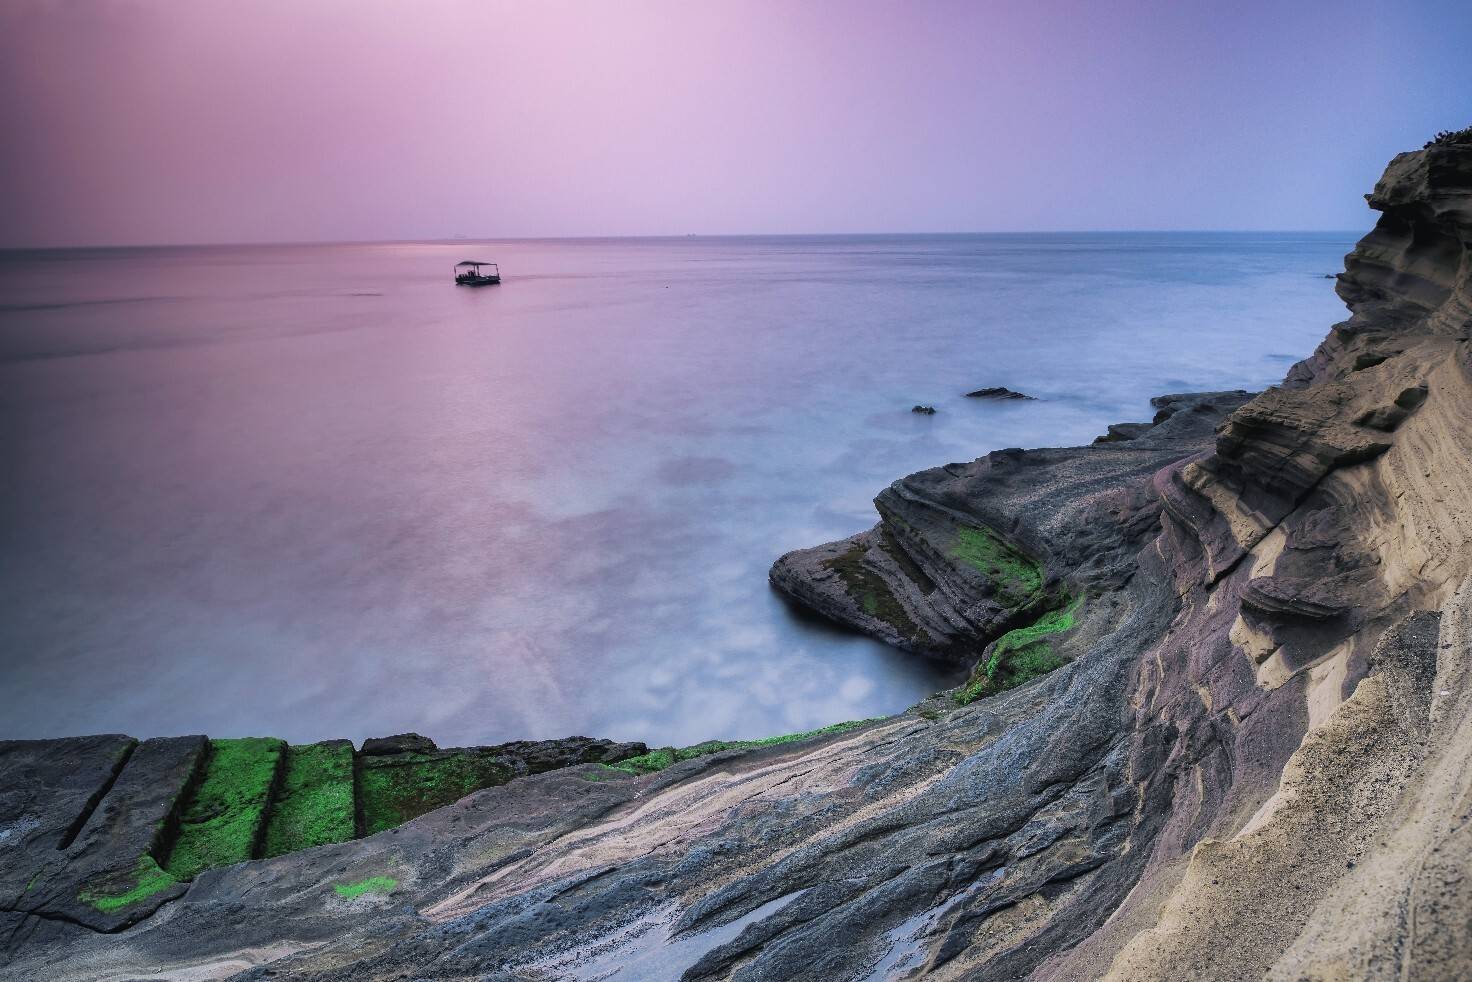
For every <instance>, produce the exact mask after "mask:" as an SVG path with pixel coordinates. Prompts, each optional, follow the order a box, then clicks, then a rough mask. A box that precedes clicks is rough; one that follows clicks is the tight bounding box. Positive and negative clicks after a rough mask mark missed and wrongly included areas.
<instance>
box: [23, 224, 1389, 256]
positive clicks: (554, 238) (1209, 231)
mask: <svg viewBox="0 0 1472 982" xmlns="http://www.w3.org/2000/svg"><path fill="white" fill-rule="evenodd" d="M1338 234H1348V235H1355V236H1360V235H1364V234H1365V232H1364V231H1358V230H1355V229H1341V228H1139V229H1031V230H1027V229H1008V230H999V231H988V232H674V233H657V234H656V233H644V234H637V235H621V234H601V235H505V236H484V237H482V236H449V237H443V238H429V239H424V238H403V239H376V238H375V239H242V240H237V241H233V242H129V243H74V244H69V245H0V253H13V252H78V251H83V250H89V249H93V250H102V249H232V248H251V247H257V248H265V247H273V246H277V247H279V246H345V245H454V244H456V243H477V242H606V241H610V240H623V241H627V240H651V241H653V240H659V241H665V240H677V241H682V240H686V239H853V238H941V237H953V238H962V237H967V236H1023V235H1338Z"/></svg>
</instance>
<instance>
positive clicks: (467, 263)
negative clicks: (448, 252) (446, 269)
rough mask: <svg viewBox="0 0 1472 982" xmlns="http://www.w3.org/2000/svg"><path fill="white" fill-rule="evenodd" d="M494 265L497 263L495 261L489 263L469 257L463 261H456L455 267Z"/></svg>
mask: <svg viewBox="0 0 1472 982" xmlns="http://www.w3.org/2000/svg"><path fill="white" fill-rule="evenodd" d="M494 265H496V264H495V263H488V262H477V261H475V260H474V259H467V260H465V261H464V262H463V263H456V264H455V268H456V269H459V268H460V267H461V266H494Z"/></svg>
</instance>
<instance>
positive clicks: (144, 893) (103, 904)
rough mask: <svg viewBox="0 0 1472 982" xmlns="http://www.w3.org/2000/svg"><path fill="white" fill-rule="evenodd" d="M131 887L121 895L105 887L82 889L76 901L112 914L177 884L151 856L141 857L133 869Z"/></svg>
mask: <svg viewBox="0 0 1472 982" xmlns="http://www.w3.org/2000/svg"><path fill="white" fill-rule="evenodd" d="M133 881H134V882H133V886H132V887H131V888H129V889H127V890H124V891H123V892H121V893H108V892H105V891H106V890H107V888H106V887H103V888H99V889H92V888H88V889H84V890H83V891H82V892H81V893H79V894H78V895H77V899H78V900H80V901H81V902H82V903H84V904H91V905H92V906H93V907H95V908H97V909H98V910H100V911H101V912H102V913H104V914H113V913H116V912H117V911H120V910H122V909H123V908H124V907H128V906H131V905H133V904H136V903H138V901H140V900H147V899H148V898H149V897H151V896H153V895H154V894H156V893H159V892H161V891H163V890H167V889H168V888H169V887H171V886H173V885H174V884H176V883H178V882H179V881H178V880H177V879H176V878H175V877H173V876H171V875H170V874H169V873H168V872H167V871H166V870H164V869H162V868H160V867H159V865H158V863H156V862H154V859H153V857H152V856H142V857H140V858H139V860H138V865H137V866H135V867H134V868H133Z"/></svg>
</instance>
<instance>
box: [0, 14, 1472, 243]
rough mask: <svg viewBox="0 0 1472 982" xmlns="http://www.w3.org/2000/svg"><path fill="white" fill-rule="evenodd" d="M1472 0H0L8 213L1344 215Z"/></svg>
mask: <svg viewBox="0 0 1472 982" xmlns="http://www.w3.org/2000/svg"><path fill="white" fill-rule="evenodd" d="M1228 8H1230V9H1228ZM1469 8H1472V4H1464V3H1460V2H1458V3H1454V2H1451V0H1426V2H1423V3H1411V4H1409V5H1405V6H1403V7H1397V8H1396V9H1394V10H1392V9H1391V8H1389V7H1388V6H1387V5H1384V4H1382V3H1373V4H1372V3H1368V2H1360V0H1346V2H1343V3H1332V4H1331V3H1327V2H1319V0H1304V2H1301V3H1296V4H1279V3H1272V2H1267V0H1263V2H1249V3H1245V4H1234V5H1226V4H1207V3H1194V2H1189V0H1187V2H1169V3H1167V2H1164V0H1162V2H1158V3H1154V2H1152V3H1143V2H1121V3H1089V2H1083V0H1078V2H1063V0H1057V2H1048V0H1042V2H1031V3H1021V2H1019V3H997V2H980V0H979V2H973V3H926V2H917V3H881V2H851V3H830V2H816V0H814V2H793V0H772V2H765V0H749V2H729V3H721V2H706V0H702V2H693V0H679V2H633V0H605V2H586V3H559V2H547V0H536V2H528V3H521V4H511V3H500V2H487V0H476V2H450V0H442V2H415V3H410V2H372V0H362V2H338V0H312V2H301V0H296V2H271V0H265V2H257V0H252V2H248V3H241V2H238V0H235V2H217V0H187V2H166V0H147V2H146V0H96V2H36V0H6V2H5V4H4V6H3V9H0V132H3V134H4V137H3V144H0V171H3V177H4V181H3V184H0V245H65V244H91V243H160V242H232V241H286V240H336V239H387V238H442V237H448V236H451V235H454V234H464V235H469V236H473V237H500V236H521V235H600V234H682V233H686V232H702V233H746V232H751V233H761V232H774V233H787V232H850V231H992V230H1047V229H1129V228H1359V227H1362V226H1363V225H1364V224H1365V223H1366V221H1367V217H1366V215H1365V213H1364V211H1363V205H1362V203H1361V201H1360V198H1359V195H1360V194H1361V193H1363V192H1364V191H1366V190H1368V187H1369V185H1370V184H1371V183H1373V180H1374V178H1375V176H1377V175H1378V173H1379V170H1380V168H1381V167H1382V166H1383V164H1384V161H1385V160H1386V159H1387V158H1388V157H1389V155H1390V154H1391V153H1393V152H1395V151H1398V150H1402V149H1408V148H1411V147H1414V146H1419V144H1420V142H1421V141H1422V140H1424V139H1425V138H1426V137H1427V136H1429V135H1430V133H1431V132H1432V131H1434V130H1436V129H1438V128H1449V127H1457V126H1464V125H1467V124H1468V123H1472V84H1469V82H1468V80H1467V78H1468V76H1467V72H1466V62H1465V52H1466V51H1467V50H1469V49H1472V12H1469Z"/></svg>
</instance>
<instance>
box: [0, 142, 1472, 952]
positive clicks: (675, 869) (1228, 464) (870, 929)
mask: <svg viewBox="0 0 1472 982" xmlns="http://www.w3.org/2000/svg"><path fill="white" fill-rule="evenodd" d="M1370 203H1371V205H1372V206H1374V207H1376V208H1378V209H1380V210H1381V211H1382V213H1383V215H1382V218H1381V219H1380V221H1379V224H1378V225H1377V227H1376V229H1375V231H1374V232H1372V233H1371V234H1370V235H1368V236H1366V238H1365V239H1364V240H1363V241H1362V242H1361V243H1360V244H1359V245H1358V246H1357V247H1356V249H1355V251H1354V253H1353V254H1351V256H1350V257H1349V258H1348V260H1347V262H1346V269H1345V272H1344V273H1343V274H1341V275H1340V277H1339V279H1338V283H1337V289H1338V291H1339V294H1340V296H1341V297H1342V298H1344V300H1345V301H1346V303H1347V304H1348V305H1349V308H1350V311H1351V316H1350V318H1349V320H1348V321H1346V322H1345V323H1344V324H1342V325H1339V326H1337V327H1336V328H1335V329H1334V331H1333V332H1332V333H1331V335H1330V337H1329V338H1328V339H1327V340H1326V341H1325V342H1324V344H1323V345H1321V346H1320V348H1319V349H1318V351H1316V352H1315V353H1314V354H1313V355H1312V356H1311V357H1310V358H1309V359H1307V360H1306V361H1305V362H1303V363H1301V364H1300V365H1298V366H1296V367H1295V368H1294V369H1293V371H1292V372H1291V373H1290V375H1289V377H1288V379H1287V381H1286V382H1285V384H1284V385H1283V386H1282V387H1279V388H1275V389H1271V390H1269V391H1268V392H1266V393H1264V394H1262V395H1260V396H1257V397H1255V398H1252V399H1250V400H1247V399H1246V398H1245V396H1243V395H1241V394H1233V395H1230V396H1227V395H1215V396H1209V397H1204V398H1202V397H1190V398H1185V399H1181V400H1177V401H1175V402H1172V403H1168V404H1166V405H1162V406H1161V407H1159V408H1160V409H1161V410H1162V413H1163V415H1164V418H1162V419H1160V420H1159V421H1158V422H1157V423H1155V424H1154V425H1152V426H1150V427H1148V428H1131V429H1129V430H1126V431H1121V436H1126V435H1127V436H1129V437H1130V438H1129V439H1116V440H1112V441H1108V442H1105V443H1101V444H1097V445H1095V446H1093V447H1089V448H1082V449H1074V450H1044V451H1029V452H1020V451H1003V452H1001V453H999V454H993V455H990V456H989V457H987V458H983V459H982V460H981V461H976V462H972V463H968V464H960V465H951V466H949V467H945V468H938V469H936V470H933V471H927V472H923V473H922V474H918V475H914V476H912V477H910V478H907V479H905V480H904V481H901V482H898V483H897V484H896V485H894V486H893V487H891V488H890V489H888V490H887V491H885V492H883V493H882V494H881V495H880V497H879V500H878V502H877V504H878V507H879V511H880V517H881V522H880V524H879V526H877V527H876V528H875V529H874V530H872V531H871V532H868V533H864V534H863V535H861V536H857V537H855V538H854V539H851V540H847V541H846V542H844V543H838V544H834V545H831V546H827V547H820V548H819V549H816V550H805V551H803V552H801V553H797V554H792V555H789V556H787V557H784V558H783V559H782V560H781V561H779V563H778V564H777V567H775V568H774V571H773V579H774V582H777V583H778V585H779V586H780V587H781V588H782V589H784V590H786V591H787V592H789V593H790V594H791V595H793V596H794V597H797V598H798V599H799V600H801V601H802V602H805V603H809V604H810V605H812V606H813V607H815V608H816V609H819V610H821V611H822V612H823V613H824V614H826V615H827V616H830V617H833V618H834V619H837V620H840V621H842V622H844V623H847V624H849V625H851V626H854V627H857V628H859V629H861V630H866V631H868V632H870V633H872V634H873V635H875V636H877V637H882V638H884V639H886V640H889V641H892V642H894V643H897V644H902V645H904V646H905V647H907V648H909V649H910V650H913V651H917V652H922V653H925V654H931V655H937V656H940V657H949V658H953V659H957V660H966V661H970V660H975V661H977V662H978V664H984V663H988V662H990V661H992V660H997V661H998V662H999V665H1000V663H1001V662H1003V661H1005V660H1006V659H1005V657H999V656H998V648H1005V651H1004V653H1003V654H1004V655H1006V654H1008V653H1010V654H1012V655H1018V656H1019V658H1020V657H1021V656H1022V655H1023V654H1024V653H1026V652H1027V651H1029V650H1031V651H1032V654H1030V655H1028V656H1027V657H1028V658H1030V659H1032V660H1033V662H1035V663H1037V664H1039V665H1043V666H1044V667H1048V666H1056V667H1052V669H1051V670H1049V671H1046V672H1044V673H1043V674H1041V675H1040V677H1036V678H1033V679H1032V680H1031V681H1020V682H1019V680H1018V679H1017V678H1016V677H1015V676H1008V675H1007V674H1006V673H1005V672H1004V671H1000V669H999V674H998V675H997V676H996V677H993V676H992V675H989V674H986V673H985V672H983V676H984V679H983V680H981V681H978V680H976V679H975V676H973V680H974V681H976V683H977V684H978V685H981V684H982V681H984V682H985V683H988V684H990V688H987V687H986V686H985V685H982V690H980V692H981V697H980V698H976V699H975V700H974V701H970V702H969V703H968V704H964V705H963V704H962V703H963V702H964V701H965V700H958V699H957V698H955V697H953V696H952V695H945V696H942V697H937V698H935V699H932V700H928V701H927V702H926V703H923V704H921V705H920V706H917V707H915V708H914V709H912V710H910V711H909V712H906V713H903V714H901V715H899V716H896V717H893V718H890V719H887V720H880V721H872V722H868V723H864V724H860V725H855V726H852V727H849V728H845V729H843V730H842V731H839V732H830V733H823V734H815V735H812V736H810V737H808V738H806V739H802V740H796V741H791V742H782V743H776V744H773V745H769V746H750V745H745V746H724V745H713V746H711V747H708V748H707V751H708V752H703V753H697V752H694V751H693V750H692V751H691V752H688V753H680V752H670V753H668V754H665V755H664V756H663V757H662V758H661V760H660V761H659V769H655V768H653V767H640V766H627V767H624V766H619V765H614V766H608V765H597V764H588V765H579V766H573V767H567V768H562V769H558V770H555V771H551V772H548V773H543V774H537V775H530V776H527V777H523V778H520V779H518V780H515V781H511V782H509V783H506V784H502V785H499V786H495V787H490V788H486V789H484V790H481V791H478V792H476V793H475V794H472V795H470V796H469V797H467V798H464V799H462V800H460V801H458V802H457V803H455V804H453V805H450V806H448V807H445V808H440V809H437V810H435V811H432V812H429V813H428V814H425V815H423V816H421V817H419V818H417V819H414V820H412V821H409V822H408V823H406V824H405V825H403V826H401V827H399V828H397V829H393V830H388V831H384V832H381V833H379V834H376V835H371V836H368V837H367V838H364V839H360V840H356V841H352V842H344V843H337V844H328V845H323V846H320V847H318V848H313V849H308V850H305V851H299V852H293V853H290V854H287V855H282V856H278V857H275V858H270V859H261V860H256V861H252V862H247V863H242V864H239V865H234V866H230V867H226V868H218V869H213V870H209V871H207V872H204V873H202V874H201V875H200V876H199V877H197V878H196V879H195V880H194V881H193V883H192V885H190V886H189V887H188V888H187V890H185V891H184V892H182V893H181V894H180V895H177V896H173V897H172V898H170V899H168V901H167V903H165V904H164V905H163V906H162V907H161V908H159V912H158V913H155V914H154V915H152V916H149V917H145V918H143V919H142V920H140V921H138V922H137V923H135V924H133V925H132V926H131V927H128V928H127V929H126V930H123V931H121V932H119V933H115V934H101V933H98V930H97V929H96V928H94V927H90V926H85V925H81V924H78V923H74V922H72V921H67V920H50V919H46V918H44V917H42V916H40V915H38V914H35V913H28V912H25V911H22V910H20V909H19V908H17V907H16V905H15V904H14V903H13V902H10V903H7V905H6V909H7V911H9V913H6V914H4V915H0V916H3V917H4V918H6V919H7V920H6V922H5V924H6V926H7V928H8V937H9V939H10V940H9V942H8V944H9V948H8V951H7V955H8V960H7V961H6V963H5V968H4V969H0V974H7V975H8V977H14V978H27V979H31V978H47V979H99V978H104V979H127V978H132V977H136V976H142V975H151V974H155V973H162V974H164V975H166V976H167V975H172V976H173V977H180V978H212V977H223V976H225V975H228V974H231V973H238V974H239V975H240V977H242V978H246V979H253V978H260V979H264V978H268V977H269V978H273V979H303V980H304V979H343V980H346V979H352V980H378V979H382V980H388V979H409V978H413V979H472V978H473V979H494V980H511V979H517V980H546V979H589V978H599V979H604V978H619V979H674V978H683V979H688V980H704V979H739V980H768V979H814V980H818V979H821V980H849V979H905V978H918V977H922V976H923V977H925V978H934V979H943V980H944V979H976V980H991V979H1014V978H1034V979H1095V978H1109V979H1119V980H1142V979H1159V980H1179V979H1196V978H1201V979H1263V978H1269V979H1315V980H1327V979H1385V980H1392V979H1394V980H1403V979H1416V980H1425V979H1431V980H1440V979H1462V978H1467V977H1472V933H1469V924H1472V878H1469V877H1468V876H1467V875H1466V870H1467V869H1468V865H1469V862H1472V832H1469V828H1472V811H1469V808H1472V806H1469V802H1472V667H1469V666H1472V424H1469V421H1472V339H1469V335H1472V291H1469V278H1472V210H1469V203H1472V148H1467V147H1458V146H1455V145H1444V146H1436V147H1432V148H1428V149H1427V150H1425V151H1421V152H1417V153H1413V154H1407V155H1402V156H1401V157H1398V158H1397V159H1396V160H1395V161H1394V162H1393V163H1392V164H1391V166H1390V168H1389V170H1388V171H1387V172H1386V176H1385V178H1384V179H1383V180H1382V181H1381V182H1380V184H1379V185H1377V187H1376V190H1375V192H1374V194H1373V195H1372V196H1371V198H1370ZM1172 407H1174V408H1172ZM1207 407H1209V408H1207ZM1168 409H1170V410H1172V411H1169V412H1166V410H1168ZM1065 614H1066V616H1067V618H1070V619H1071V621H1070V622H1069V623H1068V625H1067V626H1066V627H1065V628H1064V629H1062V630H1058V631H1046V630H1042V629H1041V628H1039V627H1038V625H1039V624H1043V625H1044V626H1059V625H1062V624H1063V623H1064V621H1065ZM1049 618H1051V620H1049ZM1015 632H1024V634H1025V637H1021V638H1019V636H1018V635H1017V634H1016V633H1015ZM1027 632H1031V633H1027ZM1009 637H1010V638H1012V640H1011V641H1008V640H1007V639H1008V638H1009ZM1004 642H1005V645H1004ZM1038 645H1046V646H1047V651H1048V659H1047V660H1039V659H1040V658H1041V656H1039V655H1038V654H1037V650H1036V649H1037V646H1038ZM999 680H1000V681H999ZM1011 682H1018V684H1015V685H1013V686H1012V687H1010V688H1009V687H1008V684H1009V683H1011ZM142 746H143V745H140V747H139V750H138V751H134V753H135V754H136V753H138V752H139V751H141V747H142ZM55 752H56V753H57V754H59V755H61V757H58V758H48V759H52V760H53V762H54V760H58V759H64V758H65V755H66V754H69V753H71V754H75V755H76V757H77V759H78V760H79V761H81V760H84V759H85V760H88V761H90V763H88V764H87V765H86V766H85V767H81V768H80V769H79V770H78V771H77V774H76V775H75V779H73V777H68V776H62V775H60V774H59V772H58V769H57V768H55V767H53V766H52V765H51V764H46V763H45V762H40V763H38V764H37V765H36V767H37V773H42V772H45V773H50V774H52V775H53V776H52V777H49V778H47V779H46V780H47V781H49V784H48V785H47V786H48V787H50V788H52V789H53V790H52V791H50V792H48V793H50V794H53V795H54V796H55V797H56V799H57V800H65V801H66V802H67V803H68V805H67V807H68V808H72V807H75V806H76V805H77V804H78V803H80V804H82V805H85V804H86V802H87V801H89V800H91V798H92V797H93V796H94V795H95V787H94V786H93V785H94V784H95V782H96V781H97V780H104V781H105V780H106V775H107V774H108V773H109V768H110V767H111V766H112V765H111V764H110V763H109V760H110V758H109V757H108V754H110V753H115V752H116V747H115V746H114V745H113V744H109V743H107V741H106V739H105V738H104V739H102V740H100V741H98V742H94V743H88V742H85V741H83V742H78V743H77V744H75V745H74V746H70V747H69V748H57V750H56V751H55ZM173 752H175V753H180V754H184V755H186V756H187V753H188V747H187V746H185V745H182V744H181V745H178V746H177V747H175V748H173ZM166 756H167V755H166V754H163V753H162V749H161V751H160V756H159V758H158V760H159V763H160V766H163V762H164V758H165V757H166ZM48 768H49V770H48ZM60 770H63V771H64V770H66V768H64V767H63V768H60ZM650 770H653V772H652V773H647V772H646V771H650ZM123 773H126V771H123ZM116 790H117V789H116V787H114V789H113V790H112V791H111V792H108V794H107V795H105V796H104V798H103V800H106V798H107V797H110V796H111V795H112V794H114V793H116ZM58 814H60V813H59V812H58ZM122 817H124V818H126V816H122ZM38 822H39V823H40V824H38V825H36V826H34V827H33V829H32V831H33V832H34V833H35V834H36V835H41V834H43V833H42V832H41V831H40V829H41V828H42V827H43V826H44V828H45V829H46V832H45V833H44V834H46V835H51V836H58V837H64V836H65V835H67V834H68V828H69V827H68V823H67V822H66V821H64V820H62V819H61V818H58V817H55V816H53V817H49V818H45V819H41V820H38ZM125 824H126V823H125ZM132 828H133V826H131V825H130V826H129V827H128V829H124V830H123V831H121V832H120V833H119V835H120V838H119V841H123V840H124V839H126V838H127V836H129V835H135V832H134V831H129V829H132ZM26 834H31V833H26ZM76 841H77V842H80V841H82V837H81V836H78V837H77V839H76ZM128 841H132V840H128ZM140 841H141V839H140ZM73 845H74V846H75V845H76V842H74V843H73ZM7 875H9V871H8V870H7ZM12 880H13V878H12ZM12 880H6V881H5V882H6V884H7V889H8V890H9V889H10V888H11V886H12ZM11 895H12V896H14V894H13V893H12V894H11Z"/></svg>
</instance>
